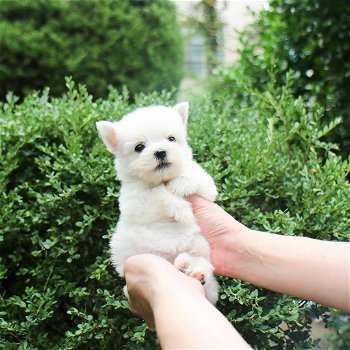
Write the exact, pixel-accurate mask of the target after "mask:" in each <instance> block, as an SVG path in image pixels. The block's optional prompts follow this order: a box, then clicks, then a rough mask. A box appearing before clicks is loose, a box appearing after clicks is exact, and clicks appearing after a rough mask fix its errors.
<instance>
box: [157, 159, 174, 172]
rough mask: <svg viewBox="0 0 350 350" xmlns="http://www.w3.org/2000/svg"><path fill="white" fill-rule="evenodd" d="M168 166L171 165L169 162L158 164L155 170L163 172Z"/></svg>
mask: <svg viewBox="0 0 350 350" xmlns="http://www.w3.org/2000/svg"><path fill="white" fill-rule="evenodd" d="M170 165H171V163H169V162H165V161H164V162H160V163H159V164H158V165H157V167H156V168H155V170H156V171H162V170H165V169H168V168H170Z"/></svg>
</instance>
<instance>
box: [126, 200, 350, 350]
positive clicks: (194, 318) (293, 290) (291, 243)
mask: <svg viewBox="0 0 350 350" xmlns="http://www.w3.org/2000/svg"><path fill="white" fill-rule="evenodd" d="M188 200H189V201H190V202H191V204H192V208H193V212H194V215H195V217H196V220H197V223H198V225H199V226H200V228H201V232H202V234H203V235H204V236H205V237H206V238H207V240H208V241H209V244H210V247H211V258H212V263H213V265H214V267H215V272H216V273H217V274H220V275H225V276H228V277H234V278H240V279H242V280H245V281H248V282H250V283H252V284H254V285H257V286H260V287H264V288H267V289H270V290H273V291H276V292H279V293H285V294H289V295H293V296H296V297H300V298H303V299H307V300H313V301H315V302H317V303H320V304H323V305H328V306H331V307H335V308H338V309H340V310H344V311H347V312H349V311H350V305H349V304H350V302H349V247H350V245H349V243H342V242H327V241H320V240H315V239H310V238H304V237H290V236H281V235H276V234H272V233H268V232H260V231H254V230H250V229H249V228H247V227H245V226H244V225H242V224H241V223H239V222H238V221H236V220H235V219H234V218H232V217H231V216H230V215H229V214H227V213H226V212H225V211H224V210H223V209H221V208H220V207H219V206H218V205H216V204H214V203H211V202H209V201H207V200H205V199H203V198H201V197H199V196H191V197H189V198H188ZM125 278H126V282H127V286H128V291H129V296H130V300H129V302H130V307H131V310H132V311H133V312H134V313H136V314H137V315H139V316H141V317H143V318H144V319H145V320H146V322H147V323H148V324H149V325H150V326H153V327H154V326H155V328H156V330H157V335H158V338H159V340H160V342H161V345H162V348H173V349H174V348H178V349H181V348H235V349H244V348H249V346H248V345H247V343H245V342H244V340H243V339H242V338H241V336H240V335H239V334H238V333H237V331H236V330H235V329H234V328H233V327H232V326H231V325H230V324H229V322H228V321H227V320H226V319H225V317H224V316H223V315H222V314H221V313H220V312H219V311H218V310H216V309H215V307H213V306H212V305H211V304H210V303H209V302H208V301H207V300H206V299H205V298H204V292H203V288H202V286H201V285H200V283H199V282H198V281H196V280H194V279H191V278H189V277H187V276H185V275H183V274H182V273H181V272H179V271H177V270H176V269H175V268H174V267H173V266H172V265H171V264H170V263H169V262H167V261H165V260H164V259H162V258H160V257H157V256H154V255H150V254H146V255H138V256H134V257H132V258H130V259H128V261H127V262H126V264H125ZM209 330H210V331H209ZM180 334H181V336H179V335H180Z"/></svg>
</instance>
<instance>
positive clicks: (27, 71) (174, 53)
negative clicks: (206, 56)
mask: <svg viewBox="0 0 350 350" xmlns="http://www.w3.org/2000/svg"><path fill="white" fill-rule="evenodd" d="M0 32H1V36H0V99H2V100H4V98H5V95H6V93H7V91H9V90H11V91H13V92H14V93H15V94H16V95H18V96H21V97H23V96H25V95H26V94H27V93H28V92H29V91H32V90H42V89H43V88H44V87H46V86H50V89H51V95H54V96H60V95H61V94H62V93H63V92H64V91H65V86H64V80H63V79H62V77H64V76H72V77H73V79H74V80H76V81H79V82H81V83H84V84H85V85H86V86H87V87H88V89H89V91H90V92H91V93H93V95H94V96H103V97H106V96H107V94H108V88H109V85H113V86H114V87H116V88H120V87H121V86H123V85H126V86H127V88H128V90H129V91H130V93H131V94H135V93H136V92H140V91H142V92H146V91H153V90H162V89H170V88H172V87H173V86H175V87H177V86H178V85H179V83H180V80H181V77H182V67H183V43H182V38H181V35H180V29H179V26H178V23H177V21H176V10H175V5H174V4H173V3H171V2H170V1H168V0H152V1H138V0H98V1H96V0H84V1H75V0H64V1H62V0H2V1H0Z"/></svg>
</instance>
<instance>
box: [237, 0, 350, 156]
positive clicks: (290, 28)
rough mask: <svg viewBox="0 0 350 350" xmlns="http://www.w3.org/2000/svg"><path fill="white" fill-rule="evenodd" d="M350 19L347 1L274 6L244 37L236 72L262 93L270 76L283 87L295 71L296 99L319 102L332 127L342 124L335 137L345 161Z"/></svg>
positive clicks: (293, 0) (349, 135) (349, 127)
mask: <svg viewBox="0 0 350 350" xmlns="http://www.w3.org/2000/svg"><path fill="white" fill-rule="evenodd" d="M349 16H350V2H349V1H348V0H334V1H324V0H288V1H284V0H271V1H270V2H269V8H268V9H267V10H263V11H261V12H259V14H258V16H257V18H256V22H255V23H254V24H253V25H252V26H251V27H250V28H248V29H247V30H245V31H243V32H242V33H241V35H240V41H241V49H240V52H239V56H240V59H239V62H238V63H237V65H236V67H234V68H233V69H234V70H237V71H239V72H240V75H241V76H244V77H245V79H248V80H250V81H251V82H252V84H253V85H254V86H255V87H257V88H259V89H260V90H261V91H263V90H264V89H265V87H266V84H267V83H268V82H269V80H270V72H271V71H274V75H275V77H276V79H277V80H278V81H279V83H280V84H283V83H284V82H285V76H286V72H288V71H289V70H293V71H295V72H296V74H297V76H298V79H297V80H296V82H295V84H296V86H295V95H296V96H299V95H302V96H304V97H305V98H307V99H308V101H309V103H313V102H314V101H315V100H316V101H317V103H318V104H319V105H321V106H323V107H324V109H325V114H326V117H327V120H328V121H330V120H332V119H334V118H337V117H341V118H342V119H343V120H344V123H343V125H342V127H340V128H337V130H336V131H335V132H333V135H332V139H333V140H336V142H338V143H340V144H341V145H342V147H341V149H342V153H343V155H344V156H347V155H348V154H349V153H350V102H349V101H350V100H349V95H350V63H349V62H350V61H349V57H350V21H349V18H350V17H349ZM231 70H232V69H231Z"/></svg>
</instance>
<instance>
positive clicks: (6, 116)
mask: <svg viewBox="0 0 350 350" xmlns="http://www.w3.org/2000/svg"><path fill="white" fill-rule="evenodd" d="M67 85H68V92H67V93H66V94H65V95H64V96H63V97H61V98H49V96H48V92H47V91H45V92H44V93H43V94H40V95H39V94H33V95H30V96H28V97H26V98H25V99H24V101H23V102H22V103H18V101H17V98H16V97H14V95H12V94H8V95H7V102H6V103H3V104H1V135H0V136H1V148H0V166H1V172H0V176H1V178H0V186H1V190H0V194H1V196H0V207H1V214H0V225H1V230H0V256H1V258H0V290H1V295H0V330H1V331H0V344H1V346H3V347H4V348H6V349H97V348H98V349H138V348H140V349H155V348H157V347H158V345H157V342H156V337H155V333H154V332H153V331H150V330H148V329H147V327H146V326H145V324H144V323H143V321H141V320H139V319H137V318H135V317H133V316H132V314H131V313H130V311H129V310H128V303H127V302H126V300H125V299H124V298H123V296H122V290H121V288H122V285H123V281H122V280H121V279H120V278H119V277H118V276H117V274H116V272H115V271H114V270H113V268H112V267H111V265H110V259H109V251H108V239H109V238H110V236H111V234H112V232H113V229H114V226H115V223H116V221H117V218H118V206H117V197H118V191H119V183H118V182H117V181H116V180H115V174H114V169H113V161H112V156H111V155H110V154H109V153H108V152H107V151H106V150H105V148H104V146H103V145H102V142H101V141H100V140H99V139H98V136H97V133H96V130H95V122H96V121H97V120H100V119H109V120H110V119H115V120H118V119H119V118H120V117H121V116H122V115H124V114H125V113H127V112H129V111H130V110H132V109H133V108H135V106H142V105H149V104H154V103H165V104H172V103H174V102H173V99H172V95H171V94H169V93H162V94H160V95H156V94H148V95H139V96H137V97H136V100H135V104H129V103H128V102H127V101H128V96H127V94H126V93H124V94H118V93H117V92H116V91H112V92H111V93H110V95H109V97H108V99H106V100H102V99H101V100H97V101H94V100H93V99H92V98H91V96H89V95H88V93H87V92H86V89H85V88H84V87H81V86H80V87H78V88H75V87H74V84H73V83H72V81H70V80H67ZM242 89H243V87H242ZM250 93H251V95H252V96H253V98H252V99H251V100H250V101H248V100H242V99H240V98H239V96H235V95H231V96H225V95H223V96H222V97H221V98H218V97H216V99H215V100H210V99H209V98H208V99H206V100H205V101H203V102H202V103H198V104H196V105H193V106H192V109H191V120H190V125H189V137H190V143H191V145H192V147H193V150H194V154H195V155H196V159H197V160H198V161H199V162H200V163H201V164H202V165H203V166H204V168H206V169H207V170H208V171H209V172H210V173H211V174H212V175H213V176H214V178H215V181H216V183H217V185H218V188H219V192H220V196H219V199H218V202H219V204H220V205H221V206H222V207H223V208H225V210H227V211H228V212H229V213H231V214H232V215H234V216H235V217H236V218H237V219H239V220H241V221H242V222H243V223H244V224H246V225H248V226H250V227H252V228H255V229H260V230H270V231H273V232H277V233H280V234H286V235H304V236H310V237H315V238H319V239H333V240H342V241H346V240H349V238H350V220H349V217H348V210H349V202H350V185H349V182H348V181H347V180H346V176H347V174H348V173H349V170H350V166H349V161H344V160H342V159H341V158H340V157H339V156H337V155H336V154H334V152H333V148H334V145H332V144H330V143H326V142H325V141H324V136H325V135H326V134H327V133H328V132H329V131H330V130H331V129H332V128H333V127H335V126H336V124H337V121H335V122H332V123H330V124H328V125H327V126H321V122H320V121H321V118H322V111H320V110H318V109H316V108H309V107H307V106H306V104H305V103H304V101H303V100H302V99H301V98H298V99H295V98H294V97H293V95H292V92H291V90H290V88H289V87H288V86H283V87H282V88H275V87H274V86H273V84H272V85H271V86H269V87H268V89H267V90H266V91H265V92H264V93H261V92H257V91H254V90H251V91H250ZM220 283H221V291H220V302H219V305H218V307H219V309H220V310H221V311H222V312H223V313H224V314H225V315H226V316H227V318H228V319H229V320H230V321H231V322H232V323H233V324H234V325H235V327H237V329H238V330H239V331H240V332H241V334H242V335H243V336H244V337H245V339H246V340H247V341H248V342H249V343H250V344H251V345H252V346H254V347H255V348H256V349H282V348H286V349H296V348H303V349H305V348H310V346H311V343H312V340H311V339H310V338H309V334H310V323H311V318H312V317H313V316H315V315H318V314H320V313H321V312H323V311H324V309H323V308H321V307H319V306H317V305H315V304H312V303H304V302H303V301H300V300H297V299H293V298H291V297H288V296H285V295H279V294H276V293H272V292H270V291H267V290H264V289H261V288H256V287H255V286H253V285H250V284H248V283H245V282H242V281H239V280H236V279H228V278H221V279H220ZM193 317H194V319H195V317H196V316H195V315H193ZM282 322H283V325H282Z"/></svg>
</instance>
